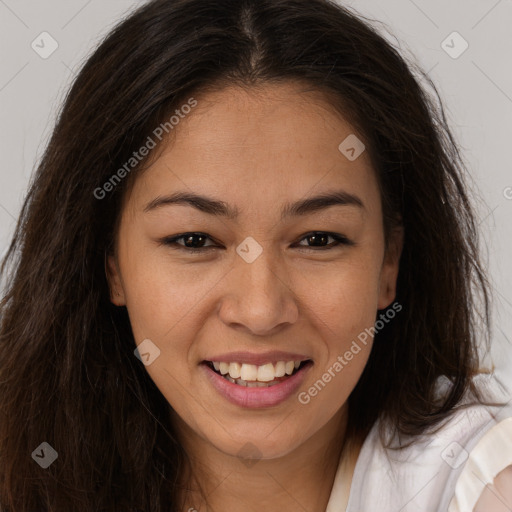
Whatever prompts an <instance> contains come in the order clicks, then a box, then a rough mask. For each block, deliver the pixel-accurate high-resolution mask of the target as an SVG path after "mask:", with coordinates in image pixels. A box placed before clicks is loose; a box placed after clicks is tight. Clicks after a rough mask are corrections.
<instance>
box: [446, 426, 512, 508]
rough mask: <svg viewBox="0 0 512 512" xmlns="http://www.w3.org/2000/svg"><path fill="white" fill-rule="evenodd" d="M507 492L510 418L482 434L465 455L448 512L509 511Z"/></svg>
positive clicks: (511, 481)
mask: <svg viewBox="0 0 512 512" xmlns="http://www.w3.org/2000/svg"><path fill="white" fill-rule="evenodd" d="M511 491H512V417H508V418H505V419H502V420H501V421H498V422H497V423H496V424H494V425H493V426H492V428H490V429H489V430H488V431H486V432H485V434H484V435H483V436H482V437H481V438H479V440H478V442H477V444H476V446H475V447H474V448H473V449H472V450H471V452H470V453H468V457H467V461H466V463H465V465H464V468H463V470H462V472H461V474H460V475H459V477H458V480H457V483H456V486H455V492H454V496H453V498H452V500H451V502H450V506H449V508H448V512H462V511H474V512H479V511H482V510H485V511H486V512H494V510H496V511H497V510H507V509H509V510H510V508H511V507H512V497H511V495H510V493H511ZM477 504H478V506H477Z"/></svg>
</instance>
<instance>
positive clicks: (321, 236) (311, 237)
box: [309, 233, 327, 246]
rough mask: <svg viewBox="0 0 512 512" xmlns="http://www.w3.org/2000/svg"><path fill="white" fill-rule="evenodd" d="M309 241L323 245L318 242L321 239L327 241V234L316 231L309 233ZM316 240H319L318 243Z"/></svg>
mask: <svg viewBox="0 0 512 512" xmlns="http://www.w3.org/2000/svg"><path fill="white" fill-rule="evenodd" d="M309 241H310V242H311V241H313V245H314V246H317V245H321V244H320V243H318V242H320V241H323V242H326V241H327V236H326V235H325V234H323V233H320V234H318V233H316V234H314V235H309ZM315 242H317V243H315Z"/></svg>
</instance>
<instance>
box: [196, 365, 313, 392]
mask: <svg viewBox="0 0 512 512" xmlns="http://www.w3.org/2000/svg"><path fill="white" fill-rule="evenodd" d="M203 364H205V365H206V366H208V368H209V369H210V370H211V371H213V372H215V373H216V374H217V375H219V376H221V377H223V378H224V379H226V380H227V381H229V382H231V383H232V384H237V385H239V386H244V387H259V388H262V387H263V388H267V387H271V386H275V385H277V384H279V383H281V382H283V381H285V380H287V379H289V378H290V377H292V376H293V375H295V374H297V373H298V372H300V371H301V370H302V369H303V368H305V367H306V366H310V365H312V364H313V361H312V360H311V359H307V360H305V361H287V362H285V361H278V362H277V363H275V364H272V363H267V364H264V365H261V366H256V365H250V364H249V365H247V364H240V363H219V362H213V361H203Z"/></svg>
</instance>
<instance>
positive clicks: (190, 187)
mask: <svg viewBox="0 0 512 512" xmlns="http://www.w3.org/2000/svg"><path fill="white" fill-rule="evenodd" d="M196 99H197V101H198V105H197V107H196V108H195V109H194V110H193V112H192V113H190V114H189V115H188V116H187V117H186V118H185V119H183V120H181V121H180V124H179V125H178V126H177V128H176V130H175V131H174V132H173V137H172V139H169V141H167V143H166V146H165V147H164V148H163V151H162V153H161V154H159V156H158V158H156V159H155V161H154V162H153V163H152V165H151V166H150V167H149V169H148V170H146V171H145V172H144V173H143V174H141V175H140V176H138V177H137V179H136V180H135V183H134V186H133V189H132V191H131V193H130V194H129V196H128V197H127V198H126V201H125V204H124V206H123V211H122V217H121V223H120V227H119V232H118V240H117V244H116V252H115V255H114V256H112V257H111V258H110V259H109V274H110V277H109V281H110V286H111V290H112V295H111V300H112V302H114V303H115V304H117V305H119V306H122V305H124V306H126V307H127V310H128V313H129V316H130V321H131V325H132V329H133V332H134V336H135V340H136V342H137V344H140V343H141V342H142V341H143V340H145V339H150V340H152V343H154V345H156V346H157V347H158V349H159V350H160V355H159V356H158V357H157V358H156V359H155V360H154V362H153V363H152V364H151V365H149V366H146V369H147V371H148V373H149V375H150V376H151V378H152V379H153V381H154V382H155V384H156V385H157V386H158V388H159V389H160V391H161V392H162V394H163V395H164V396H165V398H166V399H167V401H168V403H169V404H170V405H171V406H172V409H171V418H172V421H173V425H174V427H175V430H176V431H177V433H178V436H179V438H180V441H181V443H182V444H183V446H184V448H185V450H186V452H187V454H188V457H189V459H190V461H191V465H190V467H189V468H188V470H189V471H187V472H184V473H183V475H181V478H182V482H181V483H182V484H183V486H185V487H187V488H191V489H192V491H191V492H184V493H183V494H182V496H180V498H181V499H182V500H183V510H189V509H192V510H197V511H199V512H205V511H206V510H208V511H219V512H220V511H222V512H234V511H239V510H241V509H242V510H246V511H248V512H250V511H261V510H265V511H267V512H282V511H283V510H308V511H309V512H324V511H325V507H326V505H327V502H328V499H329V495H330V492H331V488H332V483H333V480H334V475H335V472H336V469H337V465H338V461H339V458H340V453H341V450H342V447H343V441H344V433H345V425H346V422H347V399H348V397H349V395H350V393H351V391H352V390H353V388H354V386H355V385H356V383H357V381H358V379H359V377H360V376H361V373H362V372H363V369H364V367H365V365H366V362H367V360H368V356H369V354H370V351H371V346H372V340H371V339H369V340H368V342H367V344H365V345H361V347H360V351H359V352H358V353H357V354H356V355H354V356H353V358H350V361H347V364H346V365H344V367H343V369H342V370H341V371H338V372H336V373H335V376H334V377H332V379H330V382H329V383H328V384H327V385H325V387H324V388H323V389H322V390H321V391H320V392H318V393H317V394H315V396H310V400H309V402H308V403H301V402H300V401H299V400H298V399H297V393H294V394H293V395H292V396H290V397H289V398H287V399H286V400H285V401H283V402H281V403H280V404H278V405H275V406H272V407H263V408H260V409H252V408H247V407H242V406H239V405H235V404H232V403H230V402H229V401H228V400H227V399H226V398H225V397H224V396H223V395H221V394H220V393H219V392H218V391H217V390H216V389H214V388H213V386H212V385H211V383H210V382H209V380H208V379H207V378H205V371H204V366H202V365H201V363H202V362H203V361H204V360H211V359H209V358H211V357H213V356H214V355H216V354H221V353H226V352H232V351H235V350H236V351H239V350H241V351H248V352H251V353H256V354H261V353H264V352H267V351H270V350H283V351H286V352H293V353H299V354H304V355H305V356H307V358H309V359H311V360H312V361H313V366H312V367H311V368H310V369H309V371H308V373H307V374H306V375H305V379H304V382H303V383H302V384H301V386H300V389H299V391H300V392H303V393H304V392H307V391H308V390H309V389H310V388H311V387H312V386H313V384H314V383H315V382H317V381H318V380H319V379H321V378H322V376H323V374H324V373H325V372H326V371H328V369H329V368H331V369H332V367H333V364H334V363H335V362H336V361H337V360H338V359H337V358H338V357H339V356H343V355H344V354H346V352H347V351H348V350H349V349H350V347H351V346H352V343H353V341H354V340H355V339H356V338H357V336H358V335H359V334H360V333H362V332H363V331H364V330H365V328H368V327H372V326H373V325H374V322H375V320H376V316H377V310H378V309H384V308H386V307H387V306H389V305H391V304H392V302H393V300H394V298H395V291H396V290H395V288H396V278H397V274H398V265H399V256H400V252H401V247H402V233H401V232H400V231H397V232H395V233H394V234H393V235H392V237H391V239H390V240H389V245H388V249H387V250H386V246H385V240H384V231H383V219H382V207H381V199H380V193H379V189H378V184H377V180H376V177H375V174H374V171H373V169H372V166H371V164H370V160H369V157H368V155H367V153H366V152H363V153H362V154H361V155H360V156H359V157H358V158H357V159H356V160H354V161H350V160H349V159H347V158H346V157H345V156H344V155H343V154H342V153H341V152H340V151H339V150H338V146H339V144H340V143H341V142H342V141H344V140H345V139H346V138H347V137H348V136H349V135H351V134H354V133H355V131H354V128H353V127H352V126H350V125H349V124H348V123H347V122H346V121H345V120H344V119H343V118H342V117H341V116H340V115H338V114H337V113H335V111H334V109H333V108H332V106H331V105H330V104H329V103H327V102H326V101H325V99H324V98H322V97H321V96H320V95H318V94H313V93H305V92H301V87H300V85H298V84H294V83H287V84H280V85H275V84H274V85H266V86H264V87H262V88H260V89H250V90H243V89H240V88H236V87H230V88H228V89H223V90H220V91H218V92H210V93H208V94H205V95H204V96H203V97H200V96H196ZM360 138H361V137H360ZM334 190H335V191H340V190H342V191H344V193H346V194H350V195H351V196H352V197H356V198H357V199H358V201H359V202H360V204H356V203H357V202H352V203H350V202H349V203H347V204H343V205H342V204H336V205H331V206H329V207H324V208H319V209H317V210H316V211H309V212H307V214H303V215H290V216H285V217H281V212H282V209H283V208H284V206H285V204H288V203H292V202H296V201H300V200H303V199H307V198H311V197H313V196H317V195H319V194H325V193H327V192H332V191H334ZM176 191H185V192H189V193H195V194H201V195H204V196H208V197H212V198H215V199H217V200H219V201H223V202H224V203H226V204H228V205H230V206H231V207H232V208H233V209H234V208H236V209H238V210H239V215H238V217H237V218H228V217H221V216H217V215H211V214H208V213H205V212H204V211H200V210H199V209H197V208H194V207H192V206H190V205H184V204H167V205H160V206H158V207H155V208H149V209H146V206H147V205H148V204H149V203H151V201H154V200H155V199H156V198H159V197H162V196H167V195H169V194H171V193H174V192H176ZM145 209H146V210H147V211H145ZM312 231H314V232H321V233H324V234H327V235H330V234H331V233H334V234H337V235H343V237H345V238H346V239H348V240H349V242H351V243H341V244H339V245H336V243H335V240H334V239H333V238H330V237H329V238H326V239H324V242H325V243H324V242H322V243H320V244H318V243H315V242H314V241H311V239H310V238H308V235H309V234H310V233H311V232H312ZM191 232H193V233H197V232H199V233H202V234H207V235H208V237H210V238H207V239H206V240H203V241H202V244H201V243H198V242H201V241H197V239H196V246H199V245H203V244H204V246H205V247H207V246H210V247H214V249H211V250H209V251H208V252H203V253H199V252H197V253H194V254H192V253H190V252H187V251H186V250H184V249H183V248H184V247H185V246H184V244H185V241H186V240H184V239H181V240H180V241H178V242H177V244H175V245H174V246H172V245H169V244H165V243H163V242H162V240H163V239H164V238H166V237H167V238H169V237H172V236H176V235H178V234H183V233H191ZM247 237H252V239H253V240H255V241H256V242H257V243H258V244H259V246H260V247H261V250H262V252H261V254H260V255H259V256H258V257H257V258H256V259H255V260H254V261H252V262H251V263H248V262H247V261H245V260H244V259H242V258H241V257H240V255H239V254H238V253H237V251H236V249H237V247H238V246H240V244H241V243H242V242H243V241H244V240H245V239H246V238H247ZM178 246H181V249H180V248H178ZM326 247H327V248H326ZM331 371H332V370H331ZM248 443H249V444H248ZM247 446H252V447H255V449H256V459H257V460H256V461H255V463H254V464H252V465H248V464H247V461H246V460H244V457H242V456H241V453H243V454H246V453H247ZM359 448H360V446H356V447H354V448H351V449H350V450H347V451H345V452H344V455H343V457H344V458H345V457H346V458H347V459H346V460H347V461H350V463H348V464H347V469H346V473H347V478H349V479H350V478H351V474H352V472H353V466H354V464H355V460H356V459H357V454H358V453H359V452H358V450H359ZM244 450H245V452H244ZM344 460H345V459H344ZM191 474H194V475H195V480H194V479H193V478H191V476H190V475H191ZM196 481H197V482H199V484H200V486H201V487H202V488H203V489H204V491H205V494H206V496H207V501H208V505H206V504H205V503H204V502H203V501H202V498H201V495H200V493H199V492H198V490H197V484H196V483H195V482H196Z"/></svg>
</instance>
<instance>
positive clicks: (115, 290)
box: [105, 254, 125, 306]
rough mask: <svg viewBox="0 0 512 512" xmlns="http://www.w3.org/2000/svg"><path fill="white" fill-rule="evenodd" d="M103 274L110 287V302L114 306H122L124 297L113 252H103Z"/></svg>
mask: <svg viewBox="0 0 512 512" xmlns="http://www.w3.org/2000/svg"><path fill="white" fill-rule="evenodd" d="M105 275H106V277H107V283H108V286H109V289H110V302H112V304H115V305H116V306H124V305H125V297H124V290H123V285H122V282H121V277H120V273H119V265H118V264H117V261H116V258H115V256H114V255H113V254H109V255H107V254H105Z"/></svg>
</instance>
